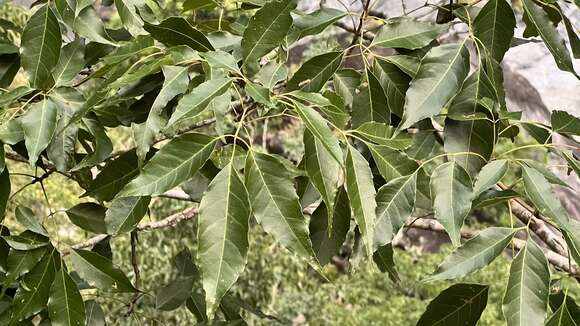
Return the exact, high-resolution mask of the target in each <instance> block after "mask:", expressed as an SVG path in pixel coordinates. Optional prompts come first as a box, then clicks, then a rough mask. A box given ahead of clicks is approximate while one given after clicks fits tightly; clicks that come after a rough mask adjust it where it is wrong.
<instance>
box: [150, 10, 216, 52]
mask: <svg viewBox="0 0 580 326" xmlns="http://www.w3.org/2000/svg"><path fill="white" fill-rule="evenodd" d="M144 28H145V30H146V31H147V32H149V33H150V34H151V37H153V38H154V39H156V40H158V41H159V42H161V43H163V44H165V45H169V46H171V45H187V46H189V47H190V48H192V49H194V50H197V51H200V52H205V51H212V50H214V48H213V46H212V45H211V43H210V42H209V41H208V39H207V38H206V37H205V35H204V34H203V33H202V32H200V31H198V30H197V29H195V28H194V27H193V26H192V25H191V24H190V23H189V22H188V21H187V20H186V19H185V18H183V17H169V18H167V19H165V20H164V21H162V22H161V23H159V24H158V25H153V24H149V23H147V22H146V23H145V26H144Z"/></svg>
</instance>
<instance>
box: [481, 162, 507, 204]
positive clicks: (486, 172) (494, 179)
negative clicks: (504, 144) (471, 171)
mask: <svg viewBox="0 0 580 326" xmlns="http://www.w3.org/2000/svg"><path fill="white" fill-rule="evenodd" d="M507 169H508V161H506V160H496V161H492V162H489V163H487V164H486V165H485V166H484V167H483V168H482V169H481V171H480V172H479V174H478V175H477V179H476V180H475V185H474V186H473V195H474V196H475V197H477V196H479V195H480V194H481V193H483V192H484V191H486V190H488V189H489V188H491V187H493V186H495V184H496V183H498V182H499V181H500V180H501V179H502V178H503V176H504V175H505V173H506V172H507Z"/></svg>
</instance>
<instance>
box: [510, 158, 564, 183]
mask: <svg viewBox="0 0 580 326" xmlns="http://www.w3.org/2000/svg"><path fill="white" fill-rule="evenodd" d="M518 163H520V164H521V165H526V166H528V167H530V168H532V169H534V170H536V171H537V172H540V173H541V174H542V175H543V176H544V178H546V180H547V181H548V182H549V183H551V184H555V185H559V186H562V187H568V188H570V185H568V183H566V182H565V181H564V180H562V179H561V178H560V177H559V176H557V175H556V174H555V173H554V172H552V171H550V169H548V167H546V166H545V165H544V164H542V163H540V162H538V161H535V160H529V159H520V160H518Z"/></svg>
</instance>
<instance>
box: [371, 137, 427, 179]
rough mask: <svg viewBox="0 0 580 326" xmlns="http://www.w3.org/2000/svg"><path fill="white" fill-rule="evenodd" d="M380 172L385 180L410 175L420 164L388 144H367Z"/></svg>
mask: <svg viewBox="0 0 580 326" xmlns="http://www.w3.org/2000/svg"><path fill="white" fill-rule="evenodd" d="M367 146H368V148H369V150H370V152H371V155H372V156H373V160H374V161H375V164H376V165H377V169H378V170H379V173H380V174H381V176H382V177H383V179H385V181H391V180H393V179H395V178H398V177H400V176H403V175H409V174H411V173H413V172H415V171H416V170H417V168H419V164H418V163H417V162H415V161H414V160H412V159H410V158H409V157H408V156H407V155H405V154H404V153H401V152H399V151H397V150H394V149H392V148H390V147H388V146H382V145H372V144H367Z"/></svg>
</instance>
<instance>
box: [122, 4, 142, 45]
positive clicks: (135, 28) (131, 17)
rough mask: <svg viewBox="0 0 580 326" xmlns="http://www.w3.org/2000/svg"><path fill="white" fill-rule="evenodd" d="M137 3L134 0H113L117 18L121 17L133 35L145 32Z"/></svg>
mask: <svg viewBox="0 0 580 326" xmlns="http://www.w3.org/2000/svg"><path fill="white" fill-rule="evenodd" d="M138 3H139V2H138V1H136V0H115V7H116V8H117V13H118V14H119V18H121V21H122V22H123V25H124V26H125V27H126V28H127V31H129V33H131V35H133V36H135V37H137V36H139V35H143V34H146V33H145V31H144V30H143V24H144V23H143V19H142V18H141V17H140V16H139V14H138V12H137V7H136V4H138Z"/></svg>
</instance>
